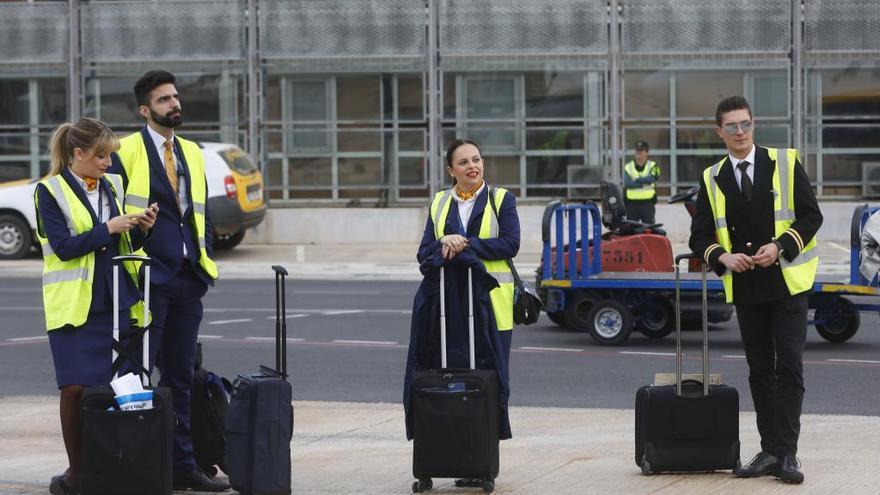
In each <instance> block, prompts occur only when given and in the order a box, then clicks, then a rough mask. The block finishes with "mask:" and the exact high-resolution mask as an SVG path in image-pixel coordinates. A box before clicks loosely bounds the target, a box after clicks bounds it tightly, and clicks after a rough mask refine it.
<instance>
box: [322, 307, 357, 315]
mask: <svg viewBox="0 0 880 495" xmlns="http://www.w3.org/2000/svg"><path fill="white" fill-rule="evenodd" d="M355 313H363V310H361V309H338V310H333V311H324V312H322V313H321V314H322V315H326V316H335V315H353V314H355Z"/></svg>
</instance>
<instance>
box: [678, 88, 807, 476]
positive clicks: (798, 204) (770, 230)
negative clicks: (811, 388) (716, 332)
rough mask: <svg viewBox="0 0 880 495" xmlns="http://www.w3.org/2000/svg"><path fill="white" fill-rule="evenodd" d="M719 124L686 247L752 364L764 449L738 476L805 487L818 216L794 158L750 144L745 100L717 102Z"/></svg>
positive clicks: (749, 113)
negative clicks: (731, 318) (722, 295)
mask: <svg viewBox="0 0 880 495" xmlns="http://www.w3.org/2000/svg"><path fill="white" fill-rule="evenodd" d="M715 125H716V130H715V132H716V133H717V134H718V137H720V138H721V140H722V141H724V144H725V145H726V146H727V151H728V155H727V156H725V157H724V158H723V159H722V160H721V161H720V162H718V163H716V164H714V165H712V166H711V167H709V168H707V169H706V170H705V171H704V173H703V180H702V183H701V184H700V193H699V196H698V197H697V208H696V214H695V215H694V219H693V223H692V224H691V238H690V248H691V250H692V251H693V252H694V253H699V254H701V255H703V258H705V260H706V262H707V263H708V264H709V266H710V267H711V268H712V269H713V270H714V271H715V272H716V273H717V274H718V275H720V276H722V278H723V280H724V288H725V292H726V295H727V300H728V302H732V303H733V304H734V305H735V306H736V317H737V320H738V321H739V328H740V334H741V335H742V341H743V347H744V348H745V354H746V360H747V361H748V365H749V387H750V389H751V392H752V399H753V401H754V404H755V413H756V414H757V423H758V432H759V433H760V434H761V452H760V453H758V455H756V456H755V457H754V459H752V461H751V462H750V463H749V464H747V465H745V466H743V467H741V468H738V469H736V470H735V471H734V475H736V476H737V477H743V478H750V477H756V476H764V475H772V476H775V477H777V478H779V479H781V480H783V481H785V482H788V483H801V482H803V479H804V476H803V474H802V473H801V471H800V463H799V461H798V459H797V457H796V454H797V442H798V436H799V434H800V416H801V405H802V403H803V399H804V375H803V354H804V344H805V341H806V335H807V294H808V293H809V291H810V290H812V287H813V279H814V277H815V273H816V266H817V265H818V261H819V260H818V258H817V257H816V251H815V250H814V249H813V247H814V246H815V244H816V241H815V239H814V236H815V235H816V231H817V230H819V227H820V226H821V225H822V213H821V212H820V211H819V204H818V203H817V202H816V197H815V195H814V194H813V189H812V187H811V186H810V179H809V177H807V173H806V171H805V170H804V168H803V167H802V166H801V163H800V161H799V159H798V156H797V151H795V150H786V149H772V148H764V147H760V146H755V144H754V139H753V138H754V130H755V120H754V118H753V117H752V110H751V108H750V107H749V104H748V102H747V101H746V99H745V98H743V97H741V96H732V97H729V98H725V99H723V100H721V102H720V103H719V104H718V108H717V110H716V112H715Z"/></svg>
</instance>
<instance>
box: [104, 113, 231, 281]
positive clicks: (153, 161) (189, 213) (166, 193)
mask: <svg viewBox="0 0 880 495" xmlns="http://www.w3.org/2000/svg"><path fill="white" fill-rule="evenodd" d="M140 134H141V138H142V139H143V140H144V144H145V145H146V148H147V157H148V158H149V161H150V197H149V200H148V201H149V204H153V203H157V204H158V205H159V215H158V217H157V218H156V223H155V224H154V225H153V228H152V229H151V230H150V235H149V236H148V237H147V238H146V239H145V240H144V249H145V250H146V252H147V255H149V256H150V257H151V258H152V260H153V262H152V272H151V274H150V277H151V282H152V283H155V284H163V283H165V282H168V281H169V280H171V279H173V278H174V277H175V276H176V275H177V273H178V272H179V271H180V269H181V267H182V266H183V263H184V262H187V263H190V264H191V266H192V268H193V271H195V273H196V274H198V276H199V278H201V279H202V280H203V281H204V282H205V283H207V284H209V285H214V281H213V279H211V277H210V276H208V274H207V273H205V272H204V270H202V268H201V267H200V266H199V264H198V258H199V245H198V240H197V239H196V232H195V228H194V227H193V207H192V204H193V203H192V181H193V178H192V177H190V173H189V167H188V166H187V164H186V157H184V156H183V152H182V151H181V150H180V143H179V142H178V141H177V137H175V138H174V151H175V160H176V163H177V164H178V167H177V171H178V172H177V173H178V174H182V175H183V176H184V177H185V178H186V187H187V191H186V193H187V197H189V206H188V207H187V209H186V211H184V212H183V213H181V212H180V209H179V208H178V206H177V197H176V196H175V195H174V190H173V189H172V188H171V183H170V182H168V175H167V174H166V173H165V165H164V162H163V161H162V160H161V159H160V158H159V153H158V151H157V150H156V146H155V145H154V144H153V140H152V138H151V137H150V134H149V132H148V131H147V128H146V127H143V128H141V130H140ZM111 158H112V160H113V164H112V165H111V166H110V170H109V171H110V172H111V173H114V174H119V175H121V176H122V180H123V183H124V184H125V188H126V190H128V176H127V175H126V173H125V168H123V166H122V163H121V162H120V160H119V156H118V155H117V154H116V153H113V155H112V156H111ZM196 180H202V181H206V184H205V189H206V190H207V179H206V178H205V177H196ZM206 200H207V198H206ZM212 236H213V228H212V226H211V217H210V214H209V212H208V205H207V201H206V203H205V248H206V250H207V252H208V256H211V254H212V246H211V241H212ZM184 245H186V252H187V256H188V259H187V258H184V257H183V246H184Z"/></svg>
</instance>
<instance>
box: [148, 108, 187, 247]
mask: <svg viewBox="0 0 880 495" xmlns="http://www.w3.org/2000/svg"><path fill="white" fill-rule="evenodd" d="M147 132H148V133H149V134H150V137H151V138H153V144H154V145H155V146H156V153H158V154H159V160H161V161H162V165H165V141H167V139H165V136H163V135H161V134H159V133H158V132H156V131H155V130H154V129H153V128H152V127H150V126H149V125H148V126H147ZM170 139H174V133H173V132H172V133H171V138H170ZM171 149H172V150H173V153H174V165H175V166H176V167H177V198H178V199H179V201H180V211H181V212H185V211H186V209H187V208H189V198H188V197H187V196H186V174H184V173H183V164H182V162H181V161H180V155H179V154H178V153H177V146H174V147H172V148H171ZM183 257H184V258H189V253H187V252H186V243H184V244H183Z"/></svg>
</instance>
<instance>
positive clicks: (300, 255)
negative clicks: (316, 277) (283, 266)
mask: <svg viewBox="0 0 880 495" xmlns="http://www.w3.org/2000/svg"><path fill="white" fill-rule="evenodd" d="M305 261H306V247H305V246H302V245H300V246H297V247H296V262H297V263H305Z"/></svg>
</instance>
